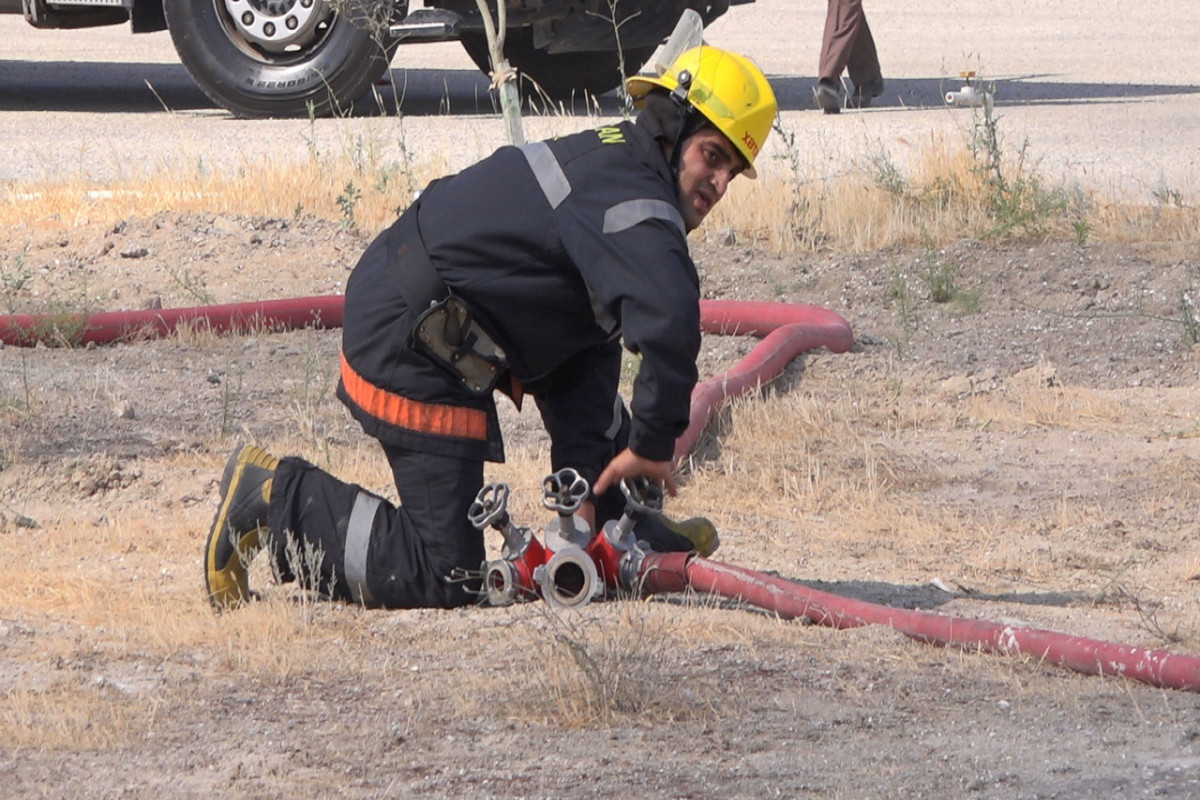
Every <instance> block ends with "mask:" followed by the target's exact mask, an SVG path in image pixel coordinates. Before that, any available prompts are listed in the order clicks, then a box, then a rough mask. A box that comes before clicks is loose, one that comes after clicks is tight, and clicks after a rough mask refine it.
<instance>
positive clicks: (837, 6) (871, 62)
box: [817, 0, 881, 86]
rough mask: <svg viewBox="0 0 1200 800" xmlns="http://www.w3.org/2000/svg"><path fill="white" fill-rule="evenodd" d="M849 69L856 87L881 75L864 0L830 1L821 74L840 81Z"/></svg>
mask: <svg viewBox="0 0 1200 800" xmlns="http://www.w3.org/2000/svg"><path fill="white" fill-rule="evenodd" d="M846 69H848V70H849V71H850V80H851V81H853V82H854V85H855V86H862V85H863V84H864V83H869V82H871V81H873V80H875V79H876V78H878V77H880V75H881V72H880V69H879V56H878V54H877V53H876V52H875V39H874V38H873V37H872V36H871V29H870V28H869V27H868V26H867V16H866V14H865V13H864V12H863V7H862V0H829V11H828V12H827V13H826V15H825V35H824V37H823V38H822V40H821V63H820V68H819V70H818V72H817V77H818V78H819V79H820V80H823V81H832V82H834V83H837V82H838V81H839V80H841V77H842V71H843V70H846Z"/></svg>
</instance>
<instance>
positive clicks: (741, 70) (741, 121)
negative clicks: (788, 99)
mask: <svg viewBox="0 0 1200 800" xmlns="http://www.w3.org/2000/svg"><path fill="white" fill-rule="evenodd" d="M689 76H690V83H688V81H689ZM681 79H682V81H683V83H684V86H683V89H684V90H685V91H686V92H687V101H688V103H690V104H691V105H692V107H693V108H695V109H696V110H697V111H699V112H700V113H701V114H703V115H704V116H705V117H706V118H707V119H708V120H709V122H711V123H712V124H713V125H715V126H716V127H717V130H719V131H720V132H721V133H723V134H725V137H726V138H727V139H729V141H730V142H732V143H733V146H734V147H736V148H737V149H738V151H739V152H740V153H741V154H742V155H743V156H745V158H746V163H747V165H748V166H747V167H746V171H745V173H744V174H745V175H746V176H747V177H750V178H753V177H755V175H756V173H755V171H754V159H755V158H756V157H757V156H758V154H759V151H761V150H762V146H763V144H764V143H765V142H766V141H767V135H768V134H769V133H770V132H771V126H772V125H773V124H774V122H775V114H776V113H777V111H778V110H779V104H778V103H777V102H776V101H775V93H774V92H773V91H771V85H770V84H769V83H767V79H766V76H764V75H763V74H762V71H761V70H760V69H759V68H758V67H757V66H755V64H754V62H753V61H751V60H750V59H748V58H746V57H744V56H740V55H738V54H737V53H731V52H729V51H728V50H720V49H718V48H716V47H707V46H705V45H701V46H700V47H695V48H692V49H691V50H688V51H687V52H685V53H683V54H682V55H680V56H679V58H677V59H675V62H674V63H673V64H671V66H670V67H668V68H667V71H666V72H664V73H663V75H662V76H661V77H654V76H651V75H634V76H633V77H632V78H630V79H629V80H628V81H627V82H626V83H625V88H626V89H627V90H628V92H629V96H630V97H631V98H633V100H634V102H635V103H637V105H638V107H639V108H640V107H641V102H640V101H641V100H643V99H644V98H645V97H646V95H647V94H648V93H649V92H650V90H651V89H653V88H654V87H655V86H658V87H661V88H663V89H666V90H667V91H669V92H674V91H675V90H676V89H677V88H680V81H681Z"/></svg>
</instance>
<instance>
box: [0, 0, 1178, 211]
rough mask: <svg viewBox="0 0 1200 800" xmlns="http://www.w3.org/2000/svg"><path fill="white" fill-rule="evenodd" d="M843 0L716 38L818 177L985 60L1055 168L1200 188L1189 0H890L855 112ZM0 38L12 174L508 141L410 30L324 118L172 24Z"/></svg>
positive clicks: (781, 11) (921, 139)
mask: <svg viewBox="0 0 1200 800" xmlns="http://www.w3.org/2000/svg"><path fill="white" fill-rule="evenodd" d="M824 5H825V4H824V3H822V2H820V0H809V1H808V2H803V3H802V2H796V0H757V2H754V3H752V4H749V5H742V6H735V7H733V8H732V9H731V11H730V12H729V13H728V14H727V15H726V16H725V17H723V18H722V19H721V20H718V21H717V22H716V23H715V24H714V25H713V26H712V27H711V29H710V30H709V32H708V38H709V41H710V42H711V43H712V44H715V45H718V46H723V47H729V48H732V49H736V50H739V51H741V52H744V53H747V54H749V55H750V56H751V57H752V58H754V59H755V60H756V61H757V62H758V63H759V64H760V65H761V66H762V67H763V69H764V71H765V72H766V73H767V74H768V76H769V78H770V79H771V81H772V84H773V85H774V87H775V90H776V93H777V95H778V96H779V100H780V107H781V119H782V124H783V125H784V127H785V128H786V129H787V130H789V131H790V132H792V133H793V134H794V137H795V141H796V143H797V145H798V152H799V153H800V154H801V160H802V162H803V164H804V166H805V169H806V170H808V171H809V173H810V174H811V175H812V176H813V178H814V179H820V178H821V177H824V176H827V175H831V174H836V173H838V172H841V171H844V170H846V169H847V168H849V167H851V166H852V165H853V164H855V163H858V162H859V161H861V160H862V159H864V158H870V157H871V156H872V155H873V154H878V153H880V152H886V153H888V155H889V157H890V158H892V159H894V160H895V161H896V162H898V163H901V164H905V163H913V160H915V159H916V158H918V157H919V155H920V154H921V152H923V151H924V150H926V149H928V142H929V141H930V139H931V137H939V136H946V137H950V136H960V135H963V132H964V131H966V130H968V129H969V128H970V126H971V124H972V112H971V111H970V110H969V109H962V108H950V107H947V106H946V104H945V103H944V101H943V97H944V95H945V92H946V91H947V90H948V89H954V88H958V86H959V85H960V83H961V81H960V79H959V77H958V76H959V73H960V72H962V71H964V70H975V71H976V72H977V73H978V74H979V75H980V76H982V77H983V78H985V79H987V80H988V81H990V82H994V85H995V97H996V109H997V112H996V113H997V114H998V115H999V117H1000V125H1001V132H1002V134H1003V135H1004V136H1005V140H1006V146H1008V147H1009V148H1016V147H1020V146H1021V145H1022V144H1024V145H1026V146H1027V148H1028V154H1029V156H1030V157H1031V158H1033V159H1035V160H1036V161H1037V162H1038V164H1039V168H1040V169H1041V170H1042V171H1043V172H1044V173H1045V174H1048V175H1051V176H1055V177H1058V176H1063V177H1066V178H1068V179H1070V180H1073V181H1077V182H1079V183H1080V184H1081V185H1082V186H1084V187H1085V188H1091V189H1099V190H1102V191H1105V192H1108V193H1111V194H1123V195H1127V196H1128V197H1130V198H1132V199H1135V200H1136V199H1141V200H1147V201H1148V200H1150V199H1151V198H1152V196H1153V194H1154V193H1155V192H1161V191H1162V190H1163V189H1168V190H1171V191H1175V192H1179V193H1181V194H1182V195H1183V196H1185V197H1193V198H1194V197H1195V195H1196V193H1197V191H1198V190H1200V134H1198V133H1197V129H1200V123H1197V120H1200V60H1198V59H1195V58H1194V57H1192V50H1193V49H1194V47H1195V45H1196V42H1200V15H1195V14H1184V15H1180V16H1181V17H1186V18H1181V19H1174V18H1172V17H1173V15H1174V14H1175V13H1176V12H1177V10H1178V7H1179V4H1178V3H1174V2H1168V1H1167V0H1142V1H1141V2H1136V1H1135V0H1095V2H1088V1H1087V0H1060V2H1056V3H1053V4H1047V3H1043V2H1035V0H1009V1H1008V2H987V1H986V0H952V1H951V2H946V3H941V4H936V7H934V6H935V4H916V3H913V2H911V0H872V1H871V2H869V3H868V4H867V13H868V18H869V20H870V22H871V26H872V29H873V31H874V32H875V37H876V40H877V44H878V48H879V51H880V58H881V61H882V63H883V67H884V74H885V77H886V78H887V91H886V92H885V94H884V96H883V97H881V98H879V100H878V101H877V102H876V103H875V105H874V107H873V108H871V109H870V110H867V111H863V112H854V113H843V114H841V115H839V116H836V117H833V116H825V115H822V114H821V113H820V112H819V111H817V110H815V108H814V107H813V104H812V99H811V87H812V84H813V83H814V82H815V78H814V74H815V71H816V61H817V52H818V48H819V44H820V34H821V26H822V24H823V18H824ZM913 6H917V8H916V9H915V10H914V9H913V8H912V7H913ZM0 42H2V43H3V44H0V140H2V141H3V142H4V143H5V147H4V154H3V156H2V157H0V180H4V181H13V180H16V181H30V180H38V179H42V178H48V177H82V178H85V179H94V180H105V179H109V178H114V177H129V176H136V175H137V174H139V173H140V172H142V171H144V170H147V169H153V168H155V167H157V166H159V165H173V164H175V165H178V164H185V165H186V164H193V163H201V162H204V163H207V164H209V165H212V166H238V165H241V164H245V163H253V162H256V161H260V160H263V159H270V160H271V163H273V164H274V163H278V164H281V165H285V164H286V163H287V160H288V158H291V157H295V158H302V157H305V154H306V153H307V152H308V151H309V148H310V146H311V145H312V143H313V142H314V140H315V141H317V142H319V143H322V144H323V145H325V146H336V144H335V143H337V142H345V141H347V140H349V139H354V138H362V137H371V138H373V139H374V140H376V141H380V142H386V143H391V144H393V145H395V146H400V145H401V144H403V146H404V147H406V148H407V149H409V150H410V151H411V152H413V153H415V154H416V155H418V156H421V155H429V156H430V157H434V156H436V157H439V158H442V159H444V160H445V161H446V162H447V164H448V166H450V167H452V168H458V167H461V166H465V165H466V164H467V163H470V162H471V161H473V160H475V159H477V158H479V157H482V156H483V155H485V154H486V153H487V152H489V151H490V150H491V149H492V148H494V147H495V146H496V145H498V144H501V143H502V142H503V138H502V137H503V129H502V127H501V124H500V121H499V118H498V116H497V115H496V114H495V113H494V111H493V109H492V105H491V102H490V100H489V98H488V95H487V83H486V80H485V79H484V77H483V76H482V75H481V74H480V73H479V72H477V71H476V70H475V69H474V67H473V65H472V64H471V62H470V60H469V59H468V58H467V56H466V54H465V53H464V52H463V50H462V49H461V48H460V47H459V46H458V45H457V44H454V43H443V44H433V45H430V44H422V45H415V46H409V47H404V48H401V49H400V51H399V52H398V54H397V56H396V58H395V60H394V61H393V69H392V79H393V83H394V86H393V87H380V90H381V94H382V96H383V97H384V98H385V100H386V101H387V103H386V105H387V111H386V113H384V114H383V115H375V116H373V117H359V118H356V119H351V120H324V121H318V122H316V123H315V124H314V123H310V122H309V121H308V120H259V121H246V120H237V119H233V118H232V117H230V116H229V115H228V114H226V113H225V112H224V111H222V110H220V109H217V108H215V107H214V106H213V105H212V103H211V102H209V101H208V99H207V98H206V97H205V96H204V95H203V93H201V92H200V91H199V90H198V89H196V88H195V86H194V85H193V84H192V82H191V80H190V79H189V77H188V74H187V72H186V70H184V68H183V67H182V66H181V65H180V63H179V62H178V59H177V57H176V55H175V52H174V49H173V47H172V45H171V41H170V37H169V36H168V35H167V34H166V33H156V34H139V35H134V34H132V33H130V32H129V30H128V28H127V27H126V26H115V27H109V28H99V29H90V30H77V31H39V30H35V29H33V28H30V27H29V26H28V25H27V24H26V23H25V22H24V20H23V19H22V18H21V17H19V16H13V15H6V16H3V17H0ZM397 110H398V112H399V113H397ZM616 113H617V106H616V104H615V101H614V100H613V98H612V97H607V98H604V99H603V101H602V102H601V103H600V108H599V110H598V111H595V110H593V115H592V116H591V117H589V116H588V115H587V114H585V113H581V114H578V115H572V116H567V117H562V116H557V115H554V116H540V117H532V118H531V117H527V118H526V122H525V130H526V136H527V137H528V138H531V139H532V138H538V137H539V136H543V135H550V134H552V133H558V132H561V131H563V130H565V129H571V128H578V127H582V126H585V125H589V124H593V123H594V122H595V121H597V119H604V118H607V117H608V116H611V115H615V114H616ZM776 144H777V143H776ZM771 153H772V151H771V150H770V149H768V155H770V154H771ZM281 168H284V167H282V166H281Z"/></svg>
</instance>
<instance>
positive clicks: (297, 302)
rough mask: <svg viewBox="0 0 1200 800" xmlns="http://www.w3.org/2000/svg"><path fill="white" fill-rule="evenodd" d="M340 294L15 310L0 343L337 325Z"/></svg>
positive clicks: (0, 330)
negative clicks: (88, 310)
mask: <svg viewBox="0 0 1200 800" xmlns="http://www.w3.org/2000/svg"><path fill="white" fill-rule="evenodd" d="M343 299H344V298H343V297H342V296H341V295H325V296H321V297H297V298H294V299H291V300H265V301H258V302H251V303H231V304H228V305H219V306H193V307H191V308H160V309H151V310H146V311H102V312H99V313H96V314H14V315H10V316H5V317H0V341H2V342H4V343H5V344H10V345H16V346H18V347H21V346H27V347H28V346H33V345H35V344H37V343H38V342H39V341H42V342H45V343H46V344H58V343H65V344H68V345H79V344H88V343H89V342H95V343H96V344H111V343H112V342H121V341H128V340H131V339H136V338H148V337H157V336H167V335H170V334H171V333H173V332H174V331H175V330H176V329H178V328H179V326H181V325H184V324H189V325H190V324H195V323H199V324H202V325H204V326H205V327H206V328H207V329H209V330H213V331H218V332H222V333H224V332H229V331H233V332H237V331H248V330H254V329H255V328H266V329H269V330H294V329H297V328H305V327H313V328H338V327H341V324H342V302H343Z"/></svg>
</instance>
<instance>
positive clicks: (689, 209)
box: [679, 128, 746, 232]
mask: <svg viewBox="0 0 1200 800" xmlns="http://www.w3.org/2000/svg"><path fill="white" fill-rule="evenodd" d="M745 168H746V162H745V160H744V159H743V158H742V156H741V154H740V153H738V151H737V150H735V149H734V147H733V144H732V143H731V142H730V141H729V140H728V139H726V138H725V134H723V133H721V132H720V131H718V130H716V129H715V128H702V129H701V130H699V131H697V132H696V133H694V134H692V135H691V136H689V137H688V138H687V140H686V141H684V143H683V154H682V155H680V157H679V206H680V208H682V209H683V222H684V225H685V226H686V227H687V229H688V231H689V232H691V231H694V230H696V228H698V227H700V223H701V222H703V221H704V218H705V217H706V216H708V212H709V211H712V209H713V206H715V205H716V204H717V201H719V200H720V199H721V198H722V197H724V196H725V190H726V189H728V188H729V182H730V181H731V180H733V179H734V178H736V177H737V176H738V175H739V174H741V172H742V170H744V169H745Z"/></svg>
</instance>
